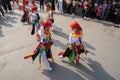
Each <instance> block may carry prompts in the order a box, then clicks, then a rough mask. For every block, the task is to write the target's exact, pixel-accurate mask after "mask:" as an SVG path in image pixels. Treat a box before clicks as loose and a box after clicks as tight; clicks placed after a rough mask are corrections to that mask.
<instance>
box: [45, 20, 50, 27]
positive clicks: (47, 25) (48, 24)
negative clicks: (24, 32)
mask: <svg viewBox="0 0 120 80" xmlns="http://www.w3.org/2000/svg"><path fill="white" fill-rule="evenodd" d="M43 26H44V27H51V26H52V23H51V22H50V21H45V22H43Z"/></svg>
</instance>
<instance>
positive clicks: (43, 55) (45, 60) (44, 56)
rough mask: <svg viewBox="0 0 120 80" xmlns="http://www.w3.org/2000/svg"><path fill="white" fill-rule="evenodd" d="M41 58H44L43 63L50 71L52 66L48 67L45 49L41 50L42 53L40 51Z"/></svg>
mask: <svg viewBox="0 0 120 80" xmlns="http://www.w3.org/2000/svg"><path fill="white" fill-rule="evenodd" d="M42 58H43V60H44V63H45V65H46V66H47V68H48V70H50V71H51V70H52V68H51V67H50V64H49V62H48V60H47V57H46V53H45V51H43V53H42Z"/></svg>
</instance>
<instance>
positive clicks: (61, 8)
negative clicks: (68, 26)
mask: <svg viewBox="0 0 120 80" xmlns="http://www.w3.org/2000/svg"><path fill="white" fill-rule="evenodd" d="M59 11H60V14H62V15H63V13H64V12H63V0H59Z"/></svg>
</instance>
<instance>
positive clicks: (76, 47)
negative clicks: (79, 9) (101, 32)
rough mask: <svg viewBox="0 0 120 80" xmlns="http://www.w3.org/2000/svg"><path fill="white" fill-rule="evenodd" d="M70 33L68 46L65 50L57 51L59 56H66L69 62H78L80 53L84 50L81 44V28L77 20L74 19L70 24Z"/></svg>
mask: <svg viewBox="0 0 120 80" xmlns="http://www.w3.org/2000/svg"><path fill="white" fill-rule="evenodd" d="M70 27H71V30H72V33H71V34H70V35H69V46H68V48H67V49H66V50H63V51H62V52H60V53H59V56H60V57H62V58H64V57H68V58H69V62H73V63H74V62H76V63H78V62H79V59H80V56H79V55H80V54H81V53H83V52H84V46H83V44H82V40H81V38H82V36H83V33H82V28H81V26H80V25H79V24H78V22H76V21H74V22H72V23H71V24H70Z"/></svg>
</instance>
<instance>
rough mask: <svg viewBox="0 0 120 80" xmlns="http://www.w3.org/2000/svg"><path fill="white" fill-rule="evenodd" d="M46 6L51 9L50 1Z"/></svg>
mask: <svg viewBox="0 0 120 80" xmlns="http://www.w3.org/2000/svg"><path fill="white" fill-rule="evenodd" d="M46 8H47V10H48V11H49V10H51V4H50V3H49V2H48V3H47V4H46Z"/></svg>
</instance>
